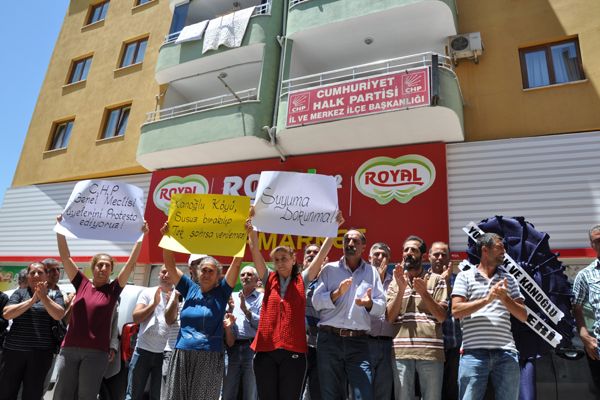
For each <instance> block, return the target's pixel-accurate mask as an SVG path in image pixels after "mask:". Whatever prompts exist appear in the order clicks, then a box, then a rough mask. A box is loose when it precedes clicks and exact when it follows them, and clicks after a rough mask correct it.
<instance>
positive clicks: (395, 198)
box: [141, 143, 448, 263]
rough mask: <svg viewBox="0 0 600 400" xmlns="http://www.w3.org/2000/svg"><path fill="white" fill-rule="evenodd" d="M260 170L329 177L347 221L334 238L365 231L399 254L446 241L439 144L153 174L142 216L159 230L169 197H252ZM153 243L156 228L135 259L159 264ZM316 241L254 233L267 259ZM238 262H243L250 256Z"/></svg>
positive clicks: (337, 250) (443, 158)
mask: <svg viewBox="0 0 600 400" xmlns="http://www.w3.org/2000/svg"><path fill="white" fill-rule="evenodd" d="M262 171H287V172H304V173H305V172H309V171H314V172H316V173H317V174H322V175H329V176H332V177H334V179H335V183H336V189H337V197H338V206H339V209H340V210H341V211H342V212H343V214H344V218H345V220H346V223H345V224H344V225H343V226H342V227H341V228H340V229H339V231H338V235H339V236H340V237H341V236H342V235H343V234H344V233H345V232H346V230H347V229H349V228H358V229H361V230H363V231H364V232H365V234H366V236H367V241H368V245H369V246H370V245H371V244H373V243H375V242H378V241H383V242H386V243H388V244H389V245H390V246H392V254H401V252H400V250H401V249H400V247H401V246H402V243H401V242H402V241H403V240H404V238H406V237H407V236H408V235H411V234H416V235H419V236H421V237H423V239H425V241H426V242H428V243H430V242H433V241H436V240H442V241H447V240H448V200H447V198H448V196H447V183H446V145H445V144H444V143H428V144H418V145H410V146H393V147H387V148H377V149H366V150H354V151H339V152H331V153H324V154H313V155H302V156H294V157H289V158H288V159H287V160H286V161H285V162H283V163H282V162H281V161H280V160H279V159H278V158H272V159H262V160H252V161H239V162H231V163H223V164H211V165H204V166H195V167H185V168H175V169H165V170H159V171H154V172H153V173H152V179H151V182H150V188H149V189H150V190H149V193H150V194H149V196H152V201H148V202H147V206H146V214H145V218H146V220H147V221H148V223H149V224H150V226H155V227H160V226H162V224H163V223H164V222H165V221H166V218H167V211H168V209H169V204H170V200H171V196H172V195H173V194H176V193H198V194H203V193H211V194H224V195H234V196H235V195H240V196H248V197H250V198H251V199H254V198H255V196H256V190H257V186H258V181H259V178H260V173H261V172H262ZM211 206H212V205H211ZM160 239H161V236H160V232H159V230H158V229H151V230H150V234H149V246H148V252H147V253H144V252H142V256H141V258H142V260H141V262H151V263H160V262H162V251H161V249H160V248H159V247H158V243H159V241H160ZM319 240H321V239H317V238H311V237H304V236H294V235H290V234H276V233H268V232H259V246H260V248H261V249H262V251H263V254H264V255H265V257H267V258H268V257H269V252H270V251H271V250H273V249H274V248H275V247H277V246H281V245H283V246H290V247H292V248H294V249H296V250H298V251H301V249H303V248H304V247H305V246H306V245H308V244H310V243H315V242H319ZM321 241H322V240H321ZM341 247H342V241H341V238H340V239H339V240H338V241H336V243H335V244H334V248H333V249H332V251H331V253H330V254H329V259H330V260H334V259H336V258H337V257H340V256H341V255H342V251H341ZM394 249H397V251H398V252H400V253H395V252H394ZM365 256H366V255H365ZM144 257H149V259H144ZM298 257H301V253H298ZM244 259H245V260H250V254H249V253H247V254H246V257H245V258H244ZM178 261H179V262H185V257H184V256H180V258H178ZM223 261H224V262H229V261H230V260H225V259H223Z"/></svg>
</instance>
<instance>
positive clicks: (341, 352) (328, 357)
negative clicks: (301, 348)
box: [317, 331, 374, 400]
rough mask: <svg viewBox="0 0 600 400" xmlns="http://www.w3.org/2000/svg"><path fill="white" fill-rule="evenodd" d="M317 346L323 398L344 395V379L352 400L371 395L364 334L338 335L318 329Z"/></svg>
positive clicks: (338, 399)
mask: <svg viewBox="0 0 600 400" xmlns="http://www.w3.org/2000/svg"><path fill="white" fill-rule="evenodd" d="M317 349H318V350H317V363H318V365H319V375H320V376H319V378H320V380H321V397H322V399H323V400H342V399H345V398H346V390H345V389H346V384H347V383H349V384H350V388H351V390H352V395H353V399H354V400H373V399H374V397H373V386H372V384H373V378H372V374H371V362H370V357H369V343H368V341H367V336H359V337H340V336H337V335H336V334H334V333H329V332H323V331H319V335H318V338H317Z"/></svg>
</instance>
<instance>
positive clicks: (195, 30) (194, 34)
mask: <svg viewBox="0 0 600 400" xmlns="http://www.w3.org/2000/svg"><path fill="white" fill-rule="evenodd" d="M206 25H208V20H206V21H202V22H198V23H197V24H193V25H188V26H186V27H185V28H183V29H182V30H181V33H179V37H178V38H177V40H176V41H175V43H182V42H189V41H191V40H200V39H202V34H203V33H204V30H205V29H206Z"/></svg>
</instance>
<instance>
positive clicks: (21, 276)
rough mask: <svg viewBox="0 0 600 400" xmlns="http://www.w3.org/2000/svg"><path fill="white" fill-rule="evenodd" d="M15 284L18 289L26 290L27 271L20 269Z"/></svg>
mask: <svg viewBox="0 0 600 400" xmlns="http://www.w3.org/2000/svg"><path fill="white" fill-rule="evenodd" d="M17 283H18V285H19V289H27V270H26V269H22V270H20V271H19V273H18V274H17Z"/></svg>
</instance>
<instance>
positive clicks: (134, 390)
mask: <svg viewBox="0 0 600 400" xmlns="http://www.w3.org/2000/svg"><path fill="white" fill-rule="evenodd" d="M158 281H159V286H158V287H151V288H148V289H145V290H144V291H142V293H140V296H139V297H138V301H137V304H136V306H135V309H134V310H133V321H134V322H135V323H137V324H140V330H139V333H138V338H137V344H136V346H135V351H134V353H133V357H132V358H131V363H130V364H129V376H128V378H127V394H126V396H125V399H126V400H141V399H143V398H144V397H143V396H144V388H145V387H146V381H147V380H148V378H150V399H151V400H159V399H160V387H161V380H162V379H161V378H162V364H163V350H164V349H165V345H166V343H167V339H168V332H169V325H167V323H166V321H165V307H166V305H167V299H168V297H169V295H170V293H171V291H173V290H174V288H173V284H172V283H171V281H170V279H169V275H168V272H167V269H166V268H165V266H164V265H163V266H162V267H161V269H160V271H159V274H158Z"/></svg>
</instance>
